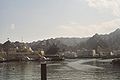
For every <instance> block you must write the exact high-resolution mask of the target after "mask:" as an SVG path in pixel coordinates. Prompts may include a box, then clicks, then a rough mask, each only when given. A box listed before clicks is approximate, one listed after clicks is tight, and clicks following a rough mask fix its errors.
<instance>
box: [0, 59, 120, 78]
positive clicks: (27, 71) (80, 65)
mask: <svg viewBox="0 0 120 80" xmlns="http://www.w3.org/2000/svg"><path fill="white" fill-rule="evenodd" d="M40 67H41V66H40V62H8V63H0V80H41V78H40V76H41V74H40ZM119 75H120V68H119V66H113V65H112V64H111V63H110V61H104V60H96V59H80V60H78V59H76V60H65V61H62V62H48V63H47V78H48V80H120V76H119Z"/></svg>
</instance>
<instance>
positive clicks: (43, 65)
mask: <svg viewBox="0 0 120 80" xmlns="http://www.w3.org/2000/svg"><path fill="white" fill-rule="evenodd" d="M41 80H47V70H46V63H41Z"/></svg>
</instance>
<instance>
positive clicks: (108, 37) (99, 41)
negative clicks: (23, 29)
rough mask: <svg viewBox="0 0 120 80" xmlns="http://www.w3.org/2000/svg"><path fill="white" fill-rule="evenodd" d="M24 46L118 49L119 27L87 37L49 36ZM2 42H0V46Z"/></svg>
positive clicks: (16, 43)
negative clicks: (107, 32)
mask: <svg viewBox="0 0 120 80" xmlns="http://www.w3.org/2000/svg"><path fill="white" fill-rule="evenodd" d="M13 43H14V45H15V46H19V45H20V44H21V42H18V41H16V42H13ZM24 44H25V45H26V46H30V47H31V48H32V49H33V50H35V51H36V50H39V49H45V50H46V49H48V48H49V47H50V46H51V45H53V44H54V45H56V46H57V47H59V49H60V50H78V49H83V48H86V49H95V48H96V46H100V47H101V48H103V49H108V48H109V49H110V50H119V49H120V29H119V28H118V29H116V30H115V31H114V32H111V33H109V34H102V35H99V34H97V33H96V34H95V35H93V36H92V37H87V38H64V37H62V38H55V39H53V38H51V39H47V40H42V41H36V42H31V43H24ZM1 47H2V44H0V48H1Z"/></svg>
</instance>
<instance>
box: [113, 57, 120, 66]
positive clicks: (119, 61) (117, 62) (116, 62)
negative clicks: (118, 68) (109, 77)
mask: <svg viewBox="0 0 120 80" xmlns="http://www.w3.org/2000/svg"><path fill="white" fill-rule="evenodd" d="M112 64H113V65H120V58H116V59H113V60H112Z"/></svg>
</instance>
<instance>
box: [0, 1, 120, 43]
mask: <svg viewBox="0 0 120 80" xmlns="http://www.w3.org/2000/svg"><path fill="white" fill-rule="evenodd" d="M119 27H120V0H0V43H3V42H5V41H6V40H7V38H9V39H10V40H11V41H22V40H23V41H25V42H32V41H37V40H43V39H48V38H56V37H90V36H92V35H94V34H95V33H98V34H107V33H110V32H112V31H114V30H116V29H117V28H119Z"/></svg>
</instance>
